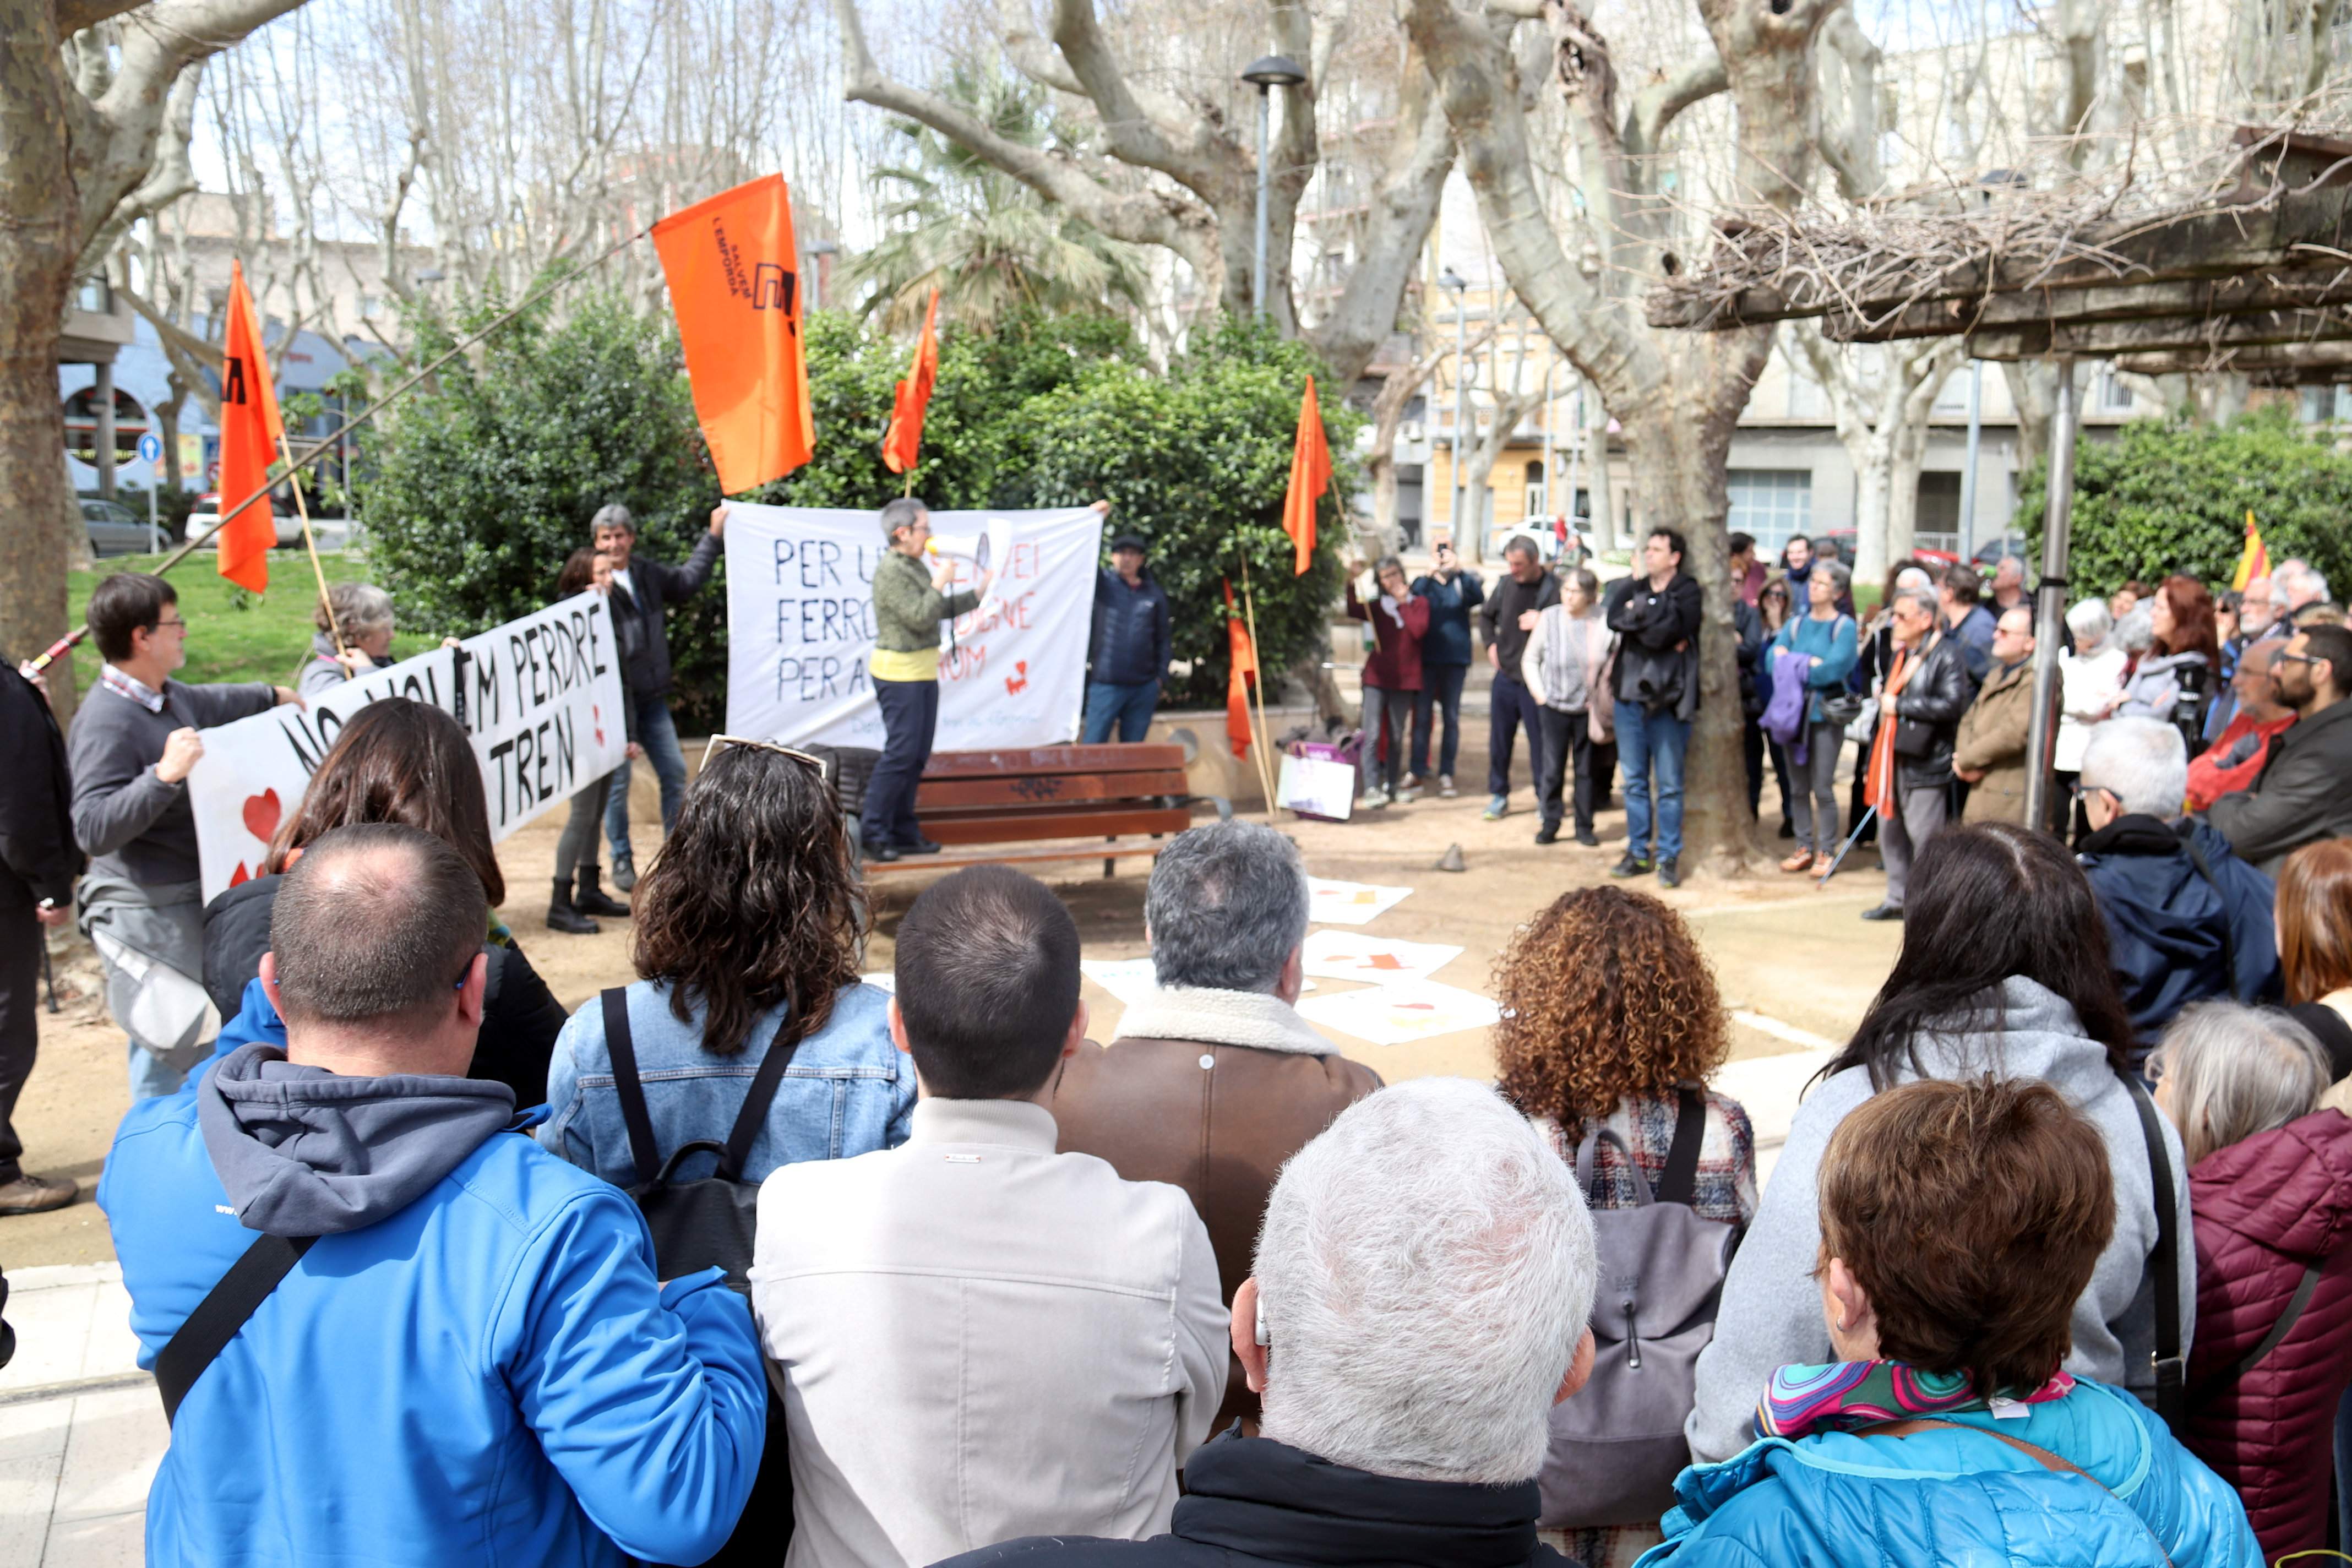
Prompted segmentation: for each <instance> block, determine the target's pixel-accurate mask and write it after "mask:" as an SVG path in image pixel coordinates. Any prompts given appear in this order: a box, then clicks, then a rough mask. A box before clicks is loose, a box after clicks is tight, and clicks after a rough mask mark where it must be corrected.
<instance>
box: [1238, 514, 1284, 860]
mask: <svg viewBox="0 0 2352 1568" xmlns="http://www.w3.org/2000/svg"><path fill="white" fill-rule="evenodd" d="M1234 544H1235V546H1236V547H1237V548H1239V550H1240V551H1241V557H1242V613H1243V615H1244V616H1245V617H1246V619H1247V622H1248V625H1249V639H1250V660H1251V662H1252V663H1254V664H1255V665H1256V666H1257V681H1256V688H1257V729H1258V749H1257V776H1258V784H1259V786H1260V787H1261V788H1263V789H1264V790H1265V819H1266V820H1267V821H1268V822H1272V821H1274V820H1275V816H1274V813H1275V806H1276V801H1275V798H1274V797H1275V788H1274V756H1273V752H1274V740H1273V731H1272V730H1271V728H1270V727H1269V726H1268V725H1267V724H1266V721H1265V650H1264V649H1263V648H1261V647H1259V646H1258V640H1257V598H1256V595H1254V594H1252V593H1251V592H1250V575H1249V547H1248V546H1247V545H1245V544H1243V543H1242V542H1241V541H1239V540H1238V539H1237V540H1235V541H1234Z"/></svg>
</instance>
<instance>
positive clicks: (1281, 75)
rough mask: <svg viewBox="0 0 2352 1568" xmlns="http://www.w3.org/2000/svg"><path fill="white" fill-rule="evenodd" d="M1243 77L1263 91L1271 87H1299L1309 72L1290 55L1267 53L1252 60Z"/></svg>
mask: <svg viewBox="0 0 2352 1568" xmlns="http://www.w3.org/2000/svg"><path fill="white" fill-rule="evenodd" d="M1242 79H1243V80H1244V81H1245V82H1247V83H1249V84H1250V85H1251V86H1252V87H1254V88H1256V89H1258V90H1259V91H1261V92H1263V91H1265V89H1267V88H1270V87H1297V85H1298V84H1299V83H1301V82H1303V81H1305V80H1306V79H1307V73H1306V72H1305V71H1303V70H1301V69H1299V68H1298V62H1297V60H1294V59H1292V58H1290V57H1289V56H1288V55H1265V56H1262V57H1261V58H1257V59H1254V60H1252V61H1250V63H1249V68H1248V69H1246V70H1244V71H1243V72H1242Z"/></svg>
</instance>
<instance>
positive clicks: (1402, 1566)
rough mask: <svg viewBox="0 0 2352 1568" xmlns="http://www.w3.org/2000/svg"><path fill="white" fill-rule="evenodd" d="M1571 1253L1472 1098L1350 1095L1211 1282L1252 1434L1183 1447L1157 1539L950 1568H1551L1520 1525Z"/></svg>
mask: <svg viewBox="0 0 2352 1568" xmlns="http://www.w3.org/2000/svg"><path fill="white" fill-rule="evenodd" d="M1400 1171H1410V1172H1412V1180H1410V1181H1406V1182H1402V1183H1400V1182H1399V1181H1398V1180H1397V1179H1396V1175H1397V1173H1398V1172H1400ZM1372 1191H1378V1192H1379V1194H1380V1198H1379V1201H1377V1202H1367V1201H1365V1199H1364V1197H1363V1194H1366V1193H1368V1192H1372ZM1594 1259H1595V1254H1594V1252H1593V1242H1592V1221H1591V1216H1590V1215H1587V1214H1586V1213H1585V1209H1584V1201H1583V1199H1582V1198H1581V1197H1580V1195H1579V1194H1577V1191H1576V1185H1575V1178H1574V1177H1572V1176H1570V1174H1569V1173H1568V1169H1567V1167H1566V1166H1564V1165H1562V1164H1561V1163H1560V1162H1559V1158H1558V1157H1557V1156H1556V1155H1554V1154H1553V1153H1552V1152H1551V1151H1550V1148H1549V1145H1548V1144H1546V1143H1545V1142H1544V1141H1543V1137H1542V1135H1541V1134H1540V1133H1538V1132H1537V1131H1535V1129H1534V1127H1533V1126H1532V1125H1531V1124H1530V1123H1529V1122H1528V1121H1527V1120H1526V1118H1524V1117H1522V1116H1521V1115H1519V1113H1518V1112H1517V1111H1515V1110H1512V1109H1511V1108H1510V1107H1509V1106H1508V1105H1507V1104H1506V1103H1505V1102H1504V1101H1503V1100H1502V1099H1501V1097H1500V1096H1498V1095H1496V1093H1495V1091H1494V1090H1493V1089H1488V1088H1486V1087H1485V1086H1483V1085H1480V1084H1474V1083H1471V1082H1468V1081H1467V1080H1465V1079H1444V1078H1428V1079H1414V1080H1413V1081H1412V1082H1410V1083H1403V1084H1399V1085H1398V1086H1396V1087H1395V1088H1393V1089H1382V1090H1381V1092H1380V1093H1378V1094H1375V1095H1371V1096H1370V1097H1368V1098H1366V1099H1364V1100H1359V1101H1357V1102H1356V1103H1355V1104H1354V1105H1352V1106H1350V1107H1349V1109H1348V1110H1345V1111H1342V1112H1341V1113H1340V1115H1339V1119H1338V1120H1337V1121H1333V1122H1332V1123H1331V1125H1330V1127H1329V1128H1328V1130H1326V1131H1324V1132H1323V1133H1322V1134H1321V1135H1320V1136H1319V1137H1318V1138H1316V1139H1315V1141H1314V1142H1310V1143H1308V1144H1307V1147H1306V1148H1304V1149H1302V1150H1300V1151H1299V1152H1298V1153H1297V1155H1296V1156H1294V1157H1293V1158H1292V1159H1291V1160H1290V1162H1289V1163H1287V1164H1286V1165H1284V1166H1283V1168H1282V1177H1281V1179H1280V1180H1279V1181H1278V1182H1276V1184H1275V1187H1274V1193H1273V1195H1272V1196H1271V1197H1270V1198H1269V1199H1268V1200H1267V1203H1266V1211H1265V1229H1264V1230H1263V1232H1262V1233H1261V1234H1260V1236H1259V1238H1258V1244H1257V1254H1256V1269H1255V1273H1254V1274H1253V1275H1252V1276H1251V1278H1249V1279H1245V1280H1244V1281H1243V1282H1242V1286H1241V1289H1239V1290H1238V1291H1236V1292H1235V1293H1234V1310H1233V1344H1234V1354H1235V1355H1236V1356H1238V1357H1239V1358H1240V1360H1241V1363H1242V1366H1243V1368H1244V1371H1245V1372H1246V1373H1247V1375H1248V1378H1249V1386H1250V1387H1251V1388H1252V1389H1254V1390H1255V1391H1257V1392H1258V1393H1260V1394H1262V1395H1263V1396H1264V1398H1265V1419H1264V1421H1263V1423H1262V1425H1261V1426H1260V1433H1261V1435H1260V1436H1255V1437H1247V1436H1243V1435H1242V1429H1241V1426H1240V1424H1239V1423H1235V1424H1234V1426H1231V1427H1228V1428H1227V1429H1226V1430H1225V1431H1224V1433H1223V1435H1221V1436H1216V1437H1213V1438H1211V1439H1210V1440H1209V1441H1208V1442H1207V1443H1204V1444H1202V1446H1201V1447H1198V1448H1196V1449H1194V1450H1193V1451H1192V1457H1191V1458H1188V1459H1187V1460H1185V1462H1184V1493H1185V1495H1184V1496H1183V1498H1182V1499H1181V1500H1179V1501H1178V1502H1177V1504H1176V1511H1175V1516H1174V1518H1173V1519H1172V1520H1171V1521H1170V1524H1169V1531H1168V1533H1167V1534H1165V1535H1155V1536H1153V1537H1151V1538H1150V1540H1148V1541H1103V1540H1094V1539H1088V1538H1087V1537H1083V1536H1078V1537H1074V1536H1066V1535H1064V1536H1050V1537H1049V1536H1033V1537H1030V1538H1028V1539H1025V1540H1020V1541H1009V1542H1004V1543H1003V1544H1002V1545H998V1546H991V1547H985V1548H983V1549H982V1550H981V1551H978V1552H966V1553H965V1554H964V1555H962V1556H961V1557H955V1558H950V1559H949V1563H950V1564H951V1565H952V1568H1274V1565H1276V1564H1283V1565H1298V1568H1305V1565H1307V1564H1315V1565H1318V1568H1337V1565H1340V1564H1359V1563H1364V1564H1369V1563H1380V1564H1382V1565H1383V1568H1568V1559H1566V1558H1564V1557H1562V1556H1561V1555H1560V1554H1559V1552H1555V1551H1553V1550H1552V1549H1551V1548H1550V1547H1549V1546H1546V1545H1544V1544H1543V1543H1542V1542H1540V1541H1539V1540H1538V1536H1537V1531H1536V1520H1537V1515H1538V1507H1539V1497H1538V1487H1537V1477H1538V1475H1539V1474H1541V1473H1542V1472H1543V1470H1544V1468H1545V1458H1546V1455H1547V1452H1548V1450H1549V1426H1550V1413H1551V1407H1552V1406H1553V1405H1557V1404H1558V1403H1559V1401H1561V1400H1563V1399H1567V1398H1569V1397H1570V1396H1572V1395H1573V1394H1576V1392H1577V1391H1578V1390H1579V1389H1580V1388H1582V1387H1583V1386H1584V1384H1585V1380H1586V1379H1587V1378H1589V1377H1590V1376H1591V1372H1592V1359H1593V1341H1592V1334H1591V1331H1590V1330H1589V1329H1587V1328H1586V1327H1585V1323H1586V1320H1587V1319H1588V1317H1589V1316H1590V1315H1591V1308H1592V1298H1593V1291H1594V1287H1595V1285H1596V1283H1597V1279H1596V1276H1597V1272H1598V1269H1597V1266H1596V1264H1595V1260H1594ZM1502 1303H1509V1304H1511V1310H1507V1311H1505V1310H1500V1304H1502Z"/></svg>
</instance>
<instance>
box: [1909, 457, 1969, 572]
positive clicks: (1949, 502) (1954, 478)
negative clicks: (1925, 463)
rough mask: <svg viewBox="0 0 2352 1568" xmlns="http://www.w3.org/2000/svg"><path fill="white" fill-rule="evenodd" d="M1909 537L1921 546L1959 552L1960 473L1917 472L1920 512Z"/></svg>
mask: <svg viewBox="0 0 2352 1568" xmlns="http://www.w3.org/2000/svg"><path fill="white" fill-rule="evenodd" d="M1911 537H1912V542H1914V543H1915V544H1916V545H1918V546H1919V547H1920V548H1921V549H1924V550H1944V551H1948V552H1951V553H1953V554H1955V555H1957V554H1958V553H1959V549H1960V476H1959V475H1958V474H1921V475H1920V476H1919V512H1918V518H1917V521H1916V523H1915V525H1914V529H1913V532H1912V536H1911Z"/></svg>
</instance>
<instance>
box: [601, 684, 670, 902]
mask: <svg viewBox="0 0 2352 1568" xmlns="http://www.w3.org/2000/svg"><path fill="white" fill-rule="evenodd" d="M625 700H626V701H628V702H629V704H630V705H631V706H632V708H633V709H634V710H635V719H636V721H637V731H636V740H637V744H638V745H640V746H643V747H644V748H645V749H646V761H647V762H649V763H652V764H653V765H654V777H656V778H657V779H659V780H660V781H661V814H662V836H663V837H668V836H669V830H670V829H671V828H672V827H674V826H677V803H678V799H679V797H680V796H682V795H685V794H686V753H685V752H683V751H681V750H679V749H678V744H677V725H676V724H674V723H672V722H671V721H670V717H669V699H668V698H667V697H640V696H638V695H637V694H636V693H635V692H631V693H630V694H629V696H628V697H627V698H626V699H625ZM611 777H612V780H613V789H612V795H611V796H610V797H609V798H608V799H607V800H606V801H605V802H604V841H605V842H606V843H608V844H610V845H611V846H612V847H613V860H614V864H615V865H617V864H619V863H621V862H623V861H628V862H629V863H630V864H632V865H634V864H635V860H634V859H632V858H631V857H630V854H629V764H628V763H627V762H626V761H623V763H621V765H620V766H619V767H617V768H614V770H613V772H612V774H611Z"/></svg>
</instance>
